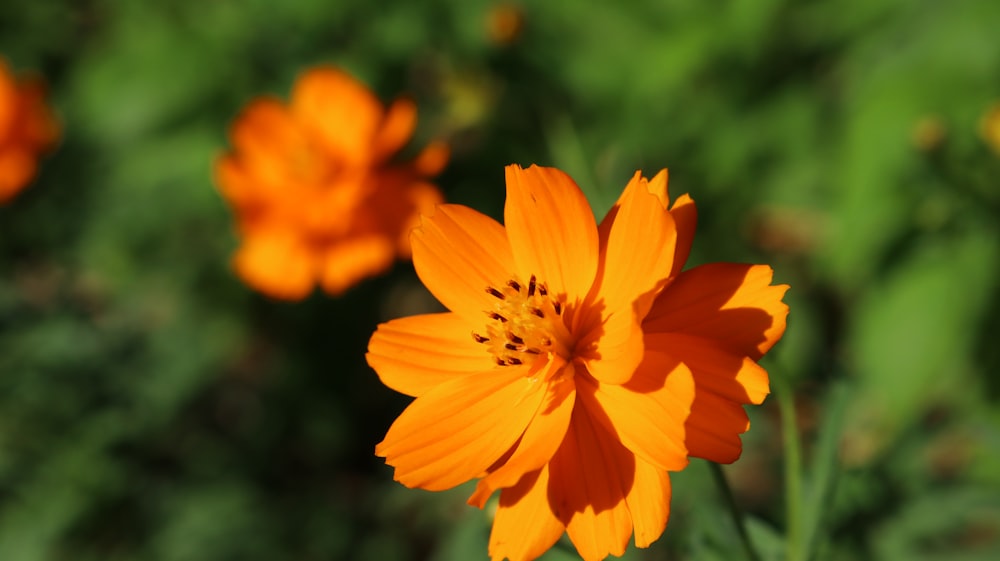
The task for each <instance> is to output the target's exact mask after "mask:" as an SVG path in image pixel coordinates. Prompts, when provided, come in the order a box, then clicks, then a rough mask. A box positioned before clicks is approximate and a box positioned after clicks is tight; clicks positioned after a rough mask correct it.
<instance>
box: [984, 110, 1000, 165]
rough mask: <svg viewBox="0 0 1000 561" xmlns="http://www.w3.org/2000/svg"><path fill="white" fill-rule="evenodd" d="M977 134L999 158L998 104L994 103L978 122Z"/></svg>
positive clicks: (999, 112) (999, 113) (999, 117)
mask: <svg viewBox="0 0 1000 561" xmlns="http://www.w3.org/2000/svg"><path fill="white" fill-rule="evenodd" d="M979 134H981V135H982V137H983V140H984V141H986V145H987V146H989V147H990V149H992V150H993V152H994V153H995V154H997V155H998V156H1000V102H998V103H994V104H993V106H992V107H990V108H989V109H988V110H987V111H986V113H984V114H983V117H982V119H980V120H979Z"/></svg>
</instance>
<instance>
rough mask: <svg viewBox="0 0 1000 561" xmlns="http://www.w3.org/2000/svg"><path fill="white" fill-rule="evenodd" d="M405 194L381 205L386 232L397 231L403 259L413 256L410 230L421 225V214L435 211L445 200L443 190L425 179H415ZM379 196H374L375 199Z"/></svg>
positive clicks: (397, 246) (398, 247)
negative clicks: (394, 200) (442, 194)
mask: <svg viewBox="0 0 1000 561" xmlns="http://www.w3.org/2000/svg"><path fill="white" fill-rule="evenodd" d="M405 191H406V193H405V196H403V197H396V199H397V201H396V202H395V203H393V204H385V205H382V204H381V203H375V204H378V205H379V207H378V208H379V219H380V221H381V224H382V230H383V231H384V232H396V253H397V255H399V257H401V258H403V259H409V258H410V257H412V256H413V248H412V247H411V246H410V232H412V231H413V229H414V228H417V227H419V226H420V217H421V215H423V216H427V215H431V214H433V213H434V207H435V205H439V204H441V203H443V202H444V198H443V197H442V196H441V191H439V190H438V188H437V187H435V186H434V185H432V184H430V183H426V182H424V181H415V182H413V183H411V184H409V186H408V187H407V188H406V190H405ZM375 200H378V198H373V201H375Z"/></svg>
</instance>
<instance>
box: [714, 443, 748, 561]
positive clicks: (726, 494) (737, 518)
mask: <svg viewBox="0 0 1000 561" xmlns="http://www.w3.org/2000/svg"><path fill="white" fill-rule="evenodd" d="M708 466H709V469H710V470H711V472H712V478H713V479H715V484H716V486H718V487H719V492H721V493H722V496H723V498H725V499H726V504H727V505H728V506H729V515H730V516H732V517H733V524H735V525H736V531H737V532H738V533H739V535H740V541H741V542H742V543H743V551H744V552H746V554H747V559H749V560H750V561H760V556H758V555H757V550H756V549H754V547H753V542H751V541H750V534H749V533H747V527H746V523H745V522H744V521H743V512H742V511H741V510H740V507H739V505H738V504H736V498H735V497H733V490H732V489H731V488H730V487H729V482H728V481H727V480H726V474H725V473H723V472H722V466H720V465H719V464H717V463H715V462H708Z"/></svg>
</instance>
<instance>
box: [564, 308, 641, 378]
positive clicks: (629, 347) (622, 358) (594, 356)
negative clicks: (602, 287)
mask: <svg viewBox="0 0 1000 561" xmlns="http://www.w3.org/2000/svg"><path fill="white" fill-rule="evenodd" d="M598 305H599V303H598ZM635 314H636V312H635V310H633V309H630V308H625V309H621V310H619V311H618V312H616V313H614V314H611V316H610V317H606V318H605V319H604V323H602V324H599V325H597V326H594V327H593V328H591V329H590V332H589V333H587V334H586V335H584V336H583V337H582V338H581V339H580V341H579V342H578V343H577V355H578V356H579V358H580V360H581V361H582V362H583V363H584V364H585V365H586V367H587V371H588V372H589V373H590V375H591V376H593V377H594V378H597V379H598V380H600V381H601V382H603V383H605V384H624V383H625V382H627V381H629V379H630V378H631V377H632V375H633V373H634V372H635V369H636V368H637V367H638V366H639V363H641V362H642V356H643V349H644V346H643V340H642V337H643V336H642V327H641V326H640V324H639V321H638V320H637V319H636V316H635Z"/></svg>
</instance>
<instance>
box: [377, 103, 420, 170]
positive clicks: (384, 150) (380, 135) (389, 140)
mask: <svg viewBox="0 0 1000 561" xmlns="http://www.w3.org/2000/svg"><path fill="white" fill-rule="evenodd" d="M416 127H417V105H416V104H415V103H413V101H412V100H409V99H405V98H404V99H397V100H396V101H394V102H392V105H390V106H389V109H388V110H387V111H386V113H385V118H384V119H382V123H381V125H380V126H379V129H378V132H377V133H376V136H375V140H374V147H373V149H374V151H375V157H376V159H378V160H384V159H388V158H389V157H391V156H392V155H393V154H395V153H396V152H397V151H399V149H400V148H402V147H403V145H404V144H406V141H407V140H409V139H410V137H411V136H413V130H414V129H415V128H416Z"/></svg>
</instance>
